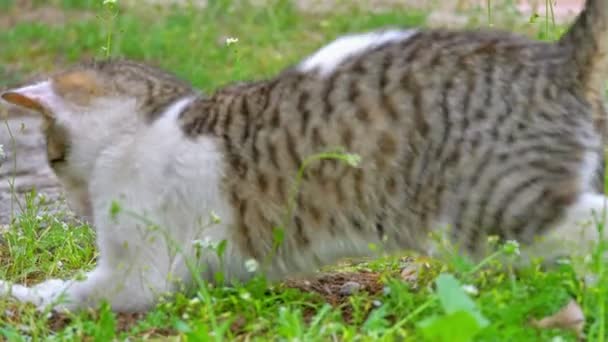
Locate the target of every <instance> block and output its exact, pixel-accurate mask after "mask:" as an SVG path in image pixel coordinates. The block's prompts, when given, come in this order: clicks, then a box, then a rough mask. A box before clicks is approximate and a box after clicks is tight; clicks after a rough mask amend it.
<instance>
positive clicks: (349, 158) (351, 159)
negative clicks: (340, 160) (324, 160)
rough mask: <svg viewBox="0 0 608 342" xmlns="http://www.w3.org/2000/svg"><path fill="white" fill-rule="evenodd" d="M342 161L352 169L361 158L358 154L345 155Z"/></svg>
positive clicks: (357, 164)
mask: <svg viewBox="0 0 608 342" xmlns="http://www.w3.org/2000/svg"><path fill="white" fill-rule="evenodd" d="M344 161H346V163H347V164H348V165H350V166H352V167H357V166H359V163H361V157H360V156H359V155H358V154H352V153H347V154H346V155H345V156H344Z"/></svg>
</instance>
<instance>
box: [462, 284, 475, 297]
mask: <svg viewBox="0 0 608 342" xmlns="http://www.w3.org/2000/svg"><path fill="white" fill-rule="evenodd" d="M462 290H463V291H464V292H466V293H468V294H470V295H471V296H477V295H478V294H479V290H477V288H476V287H475V286H474V285H462Z"/></svg>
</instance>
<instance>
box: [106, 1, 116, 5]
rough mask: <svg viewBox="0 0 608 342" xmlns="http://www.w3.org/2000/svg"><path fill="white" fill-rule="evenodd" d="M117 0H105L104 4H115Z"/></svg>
mask: <svg viewBox="0 0 608 342" xmlns="http://www.w3.org/2000/svg"><path fill="white" fill-rule="evenodd" d="M115 3H116V0H103V4H104V5H109V4H115Z"/></svg>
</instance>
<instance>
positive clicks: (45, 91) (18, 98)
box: [0, 81, 60, 118]
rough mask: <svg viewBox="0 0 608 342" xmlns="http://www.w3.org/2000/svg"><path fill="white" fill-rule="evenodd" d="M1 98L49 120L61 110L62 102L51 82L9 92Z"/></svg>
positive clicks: (0, 95)
mask: <svg viewBox="0 0 608 342" xmlns="http://www.w3.org/2000/svg"><path fill="white" fill-rule="evenodd" d="M0 98H2V99H3V100H4V101H6V102H8V103H10V104H13V105H15V106H18V107H21V108H25V109H29V110H33V111H35V112H38V113H40V114H42V115H44V116H46V117H48V118H54V116H55V115H54V113H55V112H56V111H57V110H58V109H59V106H60V101H59V98H58V96H57V95H56V94H55V91H54V90H53V87H52V86H51V82H50V81H44V82H40V83H36V84H33V85H29V86H25V87H21V88H16V89H11V90H7V91H5V92H3V93H1V94H0Z"/></svg>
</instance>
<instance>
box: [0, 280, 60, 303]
mask: <svg viewBox="0 0 608 342" xmlns="http://www.w3.org/2000/svg"><path fill="white" fill-rule="evenodd" d="M68 285H69V282H68V281H65V280H61V279H49V280H46V281H44V282H42V283H40V284H38V285H35V286H32V287H27V286H24V285H19V284H11V283H10V282H7V281H2V280H0V297H12V298H15V299H16V300H18V301H20V302H24V303H32V304H34V305H35V306H36V307H37V308H39V309H40V310H43V309H44V308H46V307H48V306H49V305H50V304H53V306H54V307H55V305H59V306H60V305H61V304H60V299H61V298H60V297H62V295H63V294H64V293H65V290H66V288H67V286H68ZM59 306H58V307H57V308H59ZM65 309H68V308H67V307H65Z"/></svg>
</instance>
